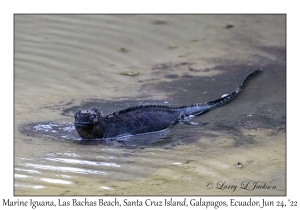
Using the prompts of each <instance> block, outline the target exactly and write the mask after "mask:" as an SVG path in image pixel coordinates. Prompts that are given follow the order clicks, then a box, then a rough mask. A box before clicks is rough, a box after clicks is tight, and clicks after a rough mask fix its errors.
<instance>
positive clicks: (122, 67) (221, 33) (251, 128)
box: [14, 15, 286, 195]
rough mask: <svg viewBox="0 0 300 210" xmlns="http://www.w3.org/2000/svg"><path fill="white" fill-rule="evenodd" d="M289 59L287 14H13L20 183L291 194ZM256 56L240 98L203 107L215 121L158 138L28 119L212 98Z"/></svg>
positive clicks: (84, 189)
mask: <svg viewBox="0 0 300 210" xmlns="http://www.w3.org/2000/svg"><path fill="white" fill-rule="evenodd" d="M285 62H286V61H285V16H283V15H275V16H272V15H263V16H259V15H233V16H230V15H228V16H226V15H225V16H223V15H222V16H221V15H218V16H214V15H188V16H180V15H179V16H176V15H173V16H164V15H160V16H154V15H153V16H151V15H150V16H137V15H128V16H127V15H126V16H109V15H106V16H101V15H99V16H84V15H80V16H76V15H75V16H72V15H68V16H58V15H50V16H48V15H41V16H38V15H16V16H15V135H14V136H15V139H14V164H15V165H14V167H15V170H14V172H15V173H14V175H15V182H14V184H15V186H14V187H15V190H14V192H15V195H285V194H286V131H285V130H286V127H285V120H286V119H285V118H286V115H285V110H286V67H285ZM258 68H263V69H264V72H263V74H262V75H260V76H259V77H257V78H255V79H254V80H253V81H251V82H250V83H249V85H248V86H247V89H246V90H245V91H244V92H243V93H242V95H241V96H240V97H239V98H237V99H236V100H235V101H234V102H232V103H230V104H229V105H226V106H224V107H222V108H219V109H217V110H214V111H213V112H211V113H208V114H206V115H203V117H199V118H195V121H201V122H208V124H207V125H206V126H203V127H202V126H200V127H199V126H198V127H197V126H188V125H181V124H180V125H177V126H175V127H174V128H172V129H171V130H170V131H169V132H168V133H167V134H166V137H162V138H159V141H158V143H157V142H156V143H155V144H153V145H147V146H137V147H132V148H128V147H126V146H124V145H123V144H121V143H118V142H114V143H112V144H111V145H105V144H96V145H83V144H80V143H78V142H79V141H78V140H77V141H71V140H72V138H73V140H74V139H75V137H74V136H73V137H71V140H70V139H68V138H67V139H66V138H61V137H60V136H59V135H52V134H49V135H39V133H38V132H36V133H35V132H33V131H34V130H31V132H25V131H24V129H23V128H24V126H26V125H29V124H30V125H33V124H35V125H37V124H39V123H40V122H45V123H46V124H47V123H48V124H50V123H58V124H63V123H65V124H68V123H69V124H70V125H71V124H72V123H73V121H74V117H73V116H74V112H75V111H76V110H77V109H78V108H91V106H93V105H96V106H99V108H100V109H101V110H103V112H104V113H109V112H111V111H114V110H118V109H122V108H126V107H128V106H135V105H139V104H145V103H159V104H167V105H172V106H173V105H174V106H182V105H187V104H193V103H199V102H207V101H209V100H213V99H216V98H218V97H220V96H221V95H223V94H224V93H228V92H230V91H233V90H234V89H235V88H236V87H237V86H238V85H239V84H240V82H241V81H242V80H243V79H244V77H245V76H246V75H247V74H248V73H250V72H251V71H253V70H256V69H258ZM27 131H28V130H27ZM147 138H148V139H152V138H155V137H153V136H151V137H147ZM239 162H240V163H241V164H242V167H237V164H238V163H239Z"/></svg>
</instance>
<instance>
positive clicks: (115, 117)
mask: <svg viewBox="0 0 300 210" xmlns="http://www.w3.org/2000/svg"><path fill="white" fill-rule="evenodd" d="M261 71H262V70H261V69H259V70H256V71H254V72H253V73H251V74H249V75H248V76H247V78H246V79H245V80H244V81H243V82H242V84H241V85H240V86H239V87H238V88H237V89H236V90H235V91H233V92H232V93H230V94H228V95H225V96H222V97H221V98H219V99H217V100H214V101H210V102H207V103H203V104H194V105H188V106H182V107H175V108H174V107H169V106H162V105H142V106H136V107H131V108H127V109H124V110H120V111H117V112H113V113H111V114H109V115H107V116H102V115H101V113H100V111H99V109H97V108H92V109H91V110H79V111H77V112H76V113H75V123H74V125H75V128H76V131H77V132H78V134H79V136H80V137H81V138H83V139H101V138H115V137H122V136H128V135H137V134H143V133H150V132H155V131H161V130H165V129H168V128H171V127H173V126H174V125H176V124H177V123H179V122H186V121H188V120H189V119H190V118H192V117H194V116H198V115H202V114H204V113H206V112H209V111H211V110H213V109H215V108H218V107H220V106H222V105H225V104H227V103H229V102H230V101H232V100H233V99H235V98H236V97H237V96H238V95H239V94H240V93H241V92H242V91H243V89H244V88H245V86H246V85H247V83H248V82H249V81H250V80H251V79H252V78H253V77H255V76H256V75H258V74H259V73H260V72H261Z"/></svg>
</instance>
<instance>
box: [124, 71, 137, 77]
mask: <svg viewBox="0 0 300 210" xmlns="http://www.w3.org/2000/svg"><path fill="white" fill-rule="evenodd" d="M139 73H140V72H138V71H123V72H120V74H121V75H127V76H136V75H138V74H139Z"/></svg>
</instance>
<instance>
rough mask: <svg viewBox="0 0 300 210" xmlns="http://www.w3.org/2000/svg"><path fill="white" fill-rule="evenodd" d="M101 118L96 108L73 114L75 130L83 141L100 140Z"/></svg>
mask: <svg viewBox="0 0 300 210" xmlns="http://www.w3.org/2000/svg"><path fill="white" fill-rule="evenodd" d="M101 120H102V116H101V113H100V111H99V109H98V108H95V107H93V108H92V109H90V110H79V111H77V112H76V113H75V123H74V126H75V129H76V131H77V132H78V134H79V136H80V137H81V138H83V139H101V138H102V137H103V124H102V121H101Z"/></svg>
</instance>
